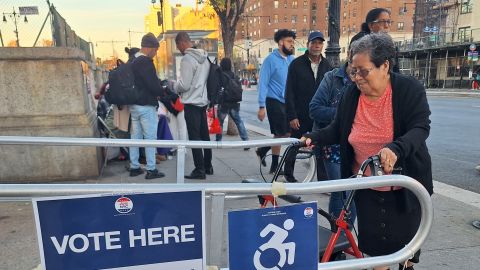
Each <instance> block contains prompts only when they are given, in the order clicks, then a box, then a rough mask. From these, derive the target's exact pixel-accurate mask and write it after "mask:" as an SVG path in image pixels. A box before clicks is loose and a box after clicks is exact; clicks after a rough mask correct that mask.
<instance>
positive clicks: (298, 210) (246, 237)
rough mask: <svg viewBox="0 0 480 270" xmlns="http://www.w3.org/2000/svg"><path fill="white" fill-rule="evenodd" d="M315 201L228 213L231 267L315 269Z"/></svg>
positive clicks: (260, 269)
mask: <svg viewBox="0 0 480 270" xmlns="http://www.w3.org/2000/svg"><path fill="white" fill-rule="evenodd" d="M316 209H317V204H316V203H313V202H312V203H303V204H295V205H290V206H284V207H275V208H263V209H252V210H240V211H232V212H229V214H228V224H229V226H228V228H229V259H230V262H229V266H230V269H231V270H237V269H238V270H240V269H256V270H286V269H290V270H292V269H316V268H317V264H318V243H317V226H318V225H317V211H316Z"/></svg>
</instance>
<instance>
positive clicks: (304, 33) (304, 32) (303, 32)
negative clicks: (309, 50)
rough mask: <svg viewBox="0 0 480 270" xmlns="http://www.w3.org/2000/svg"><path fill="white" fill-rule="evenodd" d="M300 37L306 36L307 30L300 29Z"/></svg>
mask: <svg viewBox="0 0 480 270" xmlns="http://www.w3.org/2000/svg"><path fill="white" fill-rule="evenodd" d="M302 35H303V36H307V29H305V28H303V29H302Z"/></svg>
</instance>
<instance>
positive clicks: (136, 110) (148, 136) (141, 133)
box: [128, 105, 158, 171]
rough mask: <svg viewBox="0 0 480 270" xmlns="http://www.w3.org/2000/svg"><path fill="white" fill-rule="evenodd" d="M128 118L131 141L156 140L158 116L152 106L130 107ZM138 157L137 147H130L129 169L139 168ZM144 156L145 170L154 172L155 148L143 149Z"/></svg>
mask: <svg viewBox="0 0 480 270" xmlns="http://www.w3.org/2000/svg"><path fill="white" fill-rule="evenodd" d="M128 109H129V110H130V117H131V118H132V130H131V136H130V137H131V138H132V139H139V140H141V139H145V140H156V139H157V127H158V115H157V108H156V107H154V106H140V105H130V106H128ZM139 156H140V152H139V148H138V147H130V169H138V168H140V163H139V162H138V158H139ZM145 156H146V159H147V166H146V167H145V168H146V169H147V170H149V171H151V170H155V162H156V160H155V147H145Z"/></svg>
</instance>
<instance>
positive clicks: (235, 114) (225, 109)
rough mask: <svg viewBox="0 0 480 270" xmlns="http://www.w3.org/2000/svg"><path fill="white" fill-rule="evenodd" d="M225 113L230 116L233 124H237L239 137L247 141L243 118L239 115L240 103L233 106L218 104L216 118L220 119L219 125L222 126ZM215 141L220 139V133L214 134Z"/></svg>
mask: <svg viewBox="0 0 480 270" xmlns="http://www.w3.org/2000/svg"><path fill="white" fill-rule="evenodd" d="M227 114H228V115H229V116H230V119H233V121H234V122H235V125H236V126H237V129H238V133H239V134H240V138H241V139H242V140H243V141H248V133H247V129H246V128H245V125H244V124H243V120H242V118H241V117H240V103H237V104H236V105H234V106H221V105H220V106H219V109H218V111H217V116H218V120H219V121H220V126H221V127H223V122H224V121H225V117H227ZM216 140H217V141H221V140H222V134H221V133H220V134H217V136H216Z"/></svg>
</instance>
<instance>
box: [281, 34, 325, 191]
mask: <svg viewBox="0 0 480 270" xmlns="http://www.w3.org/2000/svg"><path fill="white" fill-rule="evenodd" d="M324 41H325V38H324V37H323V33H322V32H320V31H314V32H311V33H310V35H308V42H307V48H308V50H307V51H305V54H303V55H302V56H299V57H297V58H296V59H295V60H293V61H292V63H291V64H290V66H289V67H288V75H287V84H286V89H285V104H286V112H287V121H288V123H289V125H290V134H291V135H290V137H292V138H300V137H302V135H303V134H305V133H307V132H310V131H312V127H313V120H312V119H310V116H309V111H308V106H309V104H310V100H312V97H313V95H315V91H316V90H317V88H318V86H319V85H320V82H321V81H322V79H323V75H324V74H325V73H326V72H327V71H329V70H331V69H332V67H331V65H330V63H329V62H328V61H327V60H326V59H325V58H324V57H323V56H322V49H323V42H324ZM290 153H291V154H290V155H288V156H287V158H286V160H285V167H284V172H285V178H286V180H287V181H289V182H296V179H295V177H294V176H293V170H294V166H295V157H296V154H297V153H296V152H295V151H291V152H290ZM322 164H323V163H320V165H322ZM317 166H319V164H317ZM320 168H321V167H320ZM320 172H321V171H320ZM321 176H322V173H320V177H321Z"/></svg>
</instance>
